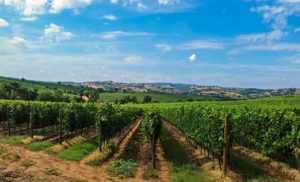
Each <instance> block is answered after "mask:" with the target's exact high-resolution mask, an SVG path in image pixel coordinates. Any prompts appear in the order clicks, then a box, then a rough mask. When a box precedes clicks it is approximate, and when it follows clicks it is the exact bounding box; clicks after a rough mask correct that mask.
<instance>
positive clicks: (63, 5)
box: [50, 0, 93, 13]
mask: <svg viewBox="0 0 300 182" xmlns="http://www.w3.org/2000/svg"><path fill="white" fill-rule="evenodd" d="M92 1H93V0H72V1H70V0H53V1H52V3H51V9H50V13H59V12H61V11H62V10H64V9H78V8H83V7H85V6H88V5H90V4H91V3H92Z"/></svg>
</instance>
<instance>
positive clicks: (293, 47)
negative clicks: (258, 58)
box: [227, 44, 300, 55]
mask: <svg viewBox="0 0 300 182" xmlns="http://www.w3.org/2000/svg"><path fill="white" fill-rule="evenodd" d="M251 51H276V52H277V51H290V52H300V44H261V45H249V46H244V47H241V48H238V49H232V50H230V51H229V52H228V53H227V54H229V55H234V54H241V53H243V52H251Z"/></svg>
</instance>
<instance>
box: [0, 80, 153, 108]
mask: <svg viewBox="0 0 300 182" xmlns="http://www.w3.org/2000/svg"><path fill="white" fill-rule="evenodd" d="M46 88H48V87H47V86H46ZM100 93H102V90H99V89H92V88H81V89H79V90H76V91H75V90H61V89H59V88H57V87H52V88H50V87H49V88H48V89H47V90H45V91H44V90H38V89H36V88H26V87H24V86H22V85H21V84H20V83H18V82H9V83H6V84H4V85H3V87H0V99H6V100H28V101H48V102H68V103H69V102H76V103H79V102H103V101H101V99H100ZM114 102H115V103H116V104H128V103H139V101H138V98H137V97H136V96H128V95H125V96H123V97H122V98H120V99H116V100H115V101H114ZM150 102H153V101H152V97H151V96H150V95H146V96H144V98H143V100H142V103H150Z"/></svg>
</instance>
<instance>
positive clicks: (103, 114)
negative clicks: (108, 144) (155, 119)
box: [96, 103, 142, 142]
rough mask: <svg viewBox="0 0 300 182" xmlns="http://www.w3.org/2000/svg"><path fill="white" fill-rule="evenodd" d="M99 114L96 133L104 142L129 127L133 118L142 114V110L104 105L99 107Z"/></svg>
mask: <svg viewBox="0 0 300 182" xmlns="http://www.w3.org/2000/svg"><path fill="white" fill-rule="evenodd" d="M99 114H100V118H98V120H97V124H96V126H97V133H98V136H99V135H100V138H101V140H102V142H104V141H108V140H109V139H110V138H112V137H113V136H115V135H116V134H117V133H118V132H120V131H122V130H123V129H124V128H125V127H127V126H129V125H130V124H131V123H132V122H133V121H134V119H135V118H137V117H138V116H140V115H141V114H142V110H141V109H138V108H133V107H118V106H113V105H112V104H109V103H106V104H103V105H101V106H100V113H99ZM99 127H100V128H101V129H100V128H99Z"/></svg>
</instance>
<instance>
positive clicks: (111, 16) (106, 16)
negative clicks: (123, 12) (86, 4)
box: [103, 15, 118, 21]
mask: <svg viewBox="0 0 300 182" xmlns="http://www.w3.org/2000/svg"><path fill="white" fill-rule="evenodd" d="M103 19H105V20H110V21H115V20H118V17H116V16H115V15H104V16H103Z"/></svg>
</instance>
